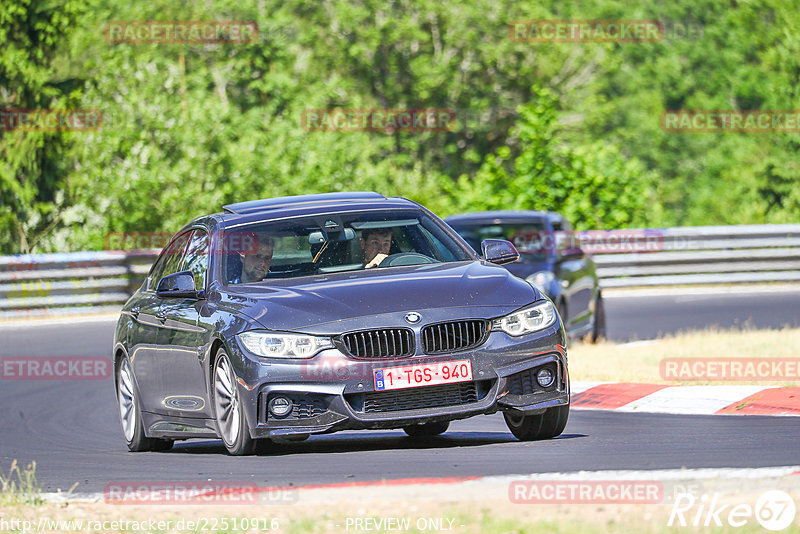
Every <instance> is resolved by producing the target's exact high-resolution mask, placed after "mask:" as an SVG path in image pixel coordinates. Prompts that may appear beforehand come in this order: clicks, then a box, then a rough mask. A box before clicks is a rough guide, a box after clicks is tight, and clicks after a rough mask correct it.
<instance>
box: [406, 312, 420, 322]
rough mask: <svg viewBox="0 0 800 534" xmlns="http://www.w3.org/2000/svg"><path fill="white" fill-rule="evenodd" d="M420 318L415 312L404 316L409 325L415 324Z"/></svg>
mask: <svg viewBox="0 0 800 534" xmlns="http://www.w3.org/2000/svg"><path fill="white" fill-rule="evenodd" d="M420 319H422V317H421V316H420V314H418V313H417V312H411V313H407V314H406V322H408V323H410V324H417V323H418V322H419V321H420Z"/></svg>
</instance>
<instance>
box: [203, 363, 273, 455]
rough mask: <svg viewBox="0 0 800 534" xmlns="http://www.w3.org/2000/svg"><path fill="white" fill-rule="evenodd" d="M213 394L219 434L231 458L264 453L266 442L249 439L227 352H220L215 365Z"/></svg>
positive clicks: (234, 375)
mask: <svg viewBox="0 0 800 534" xmlns="http://www.w3.org/2000/svg"><path fill="white" fill-rule="evenodd" d="M211 394H212V397H213V399H214V419H215V421H216V425H217V434H219V436H220V437H221V438H222V443H224V444H225V449H227V451H228V454H230V455H231V456H246V455H250V454H254V453H256V452H261V451H263V450H264V449H265V445H266V443H265V442H266V441H267V440H263V441H262V440H256V439H253V438H251V437H250V431H249V429H248V428H247V420H246V419H245V416H244V409H243V407H242V404H241V400H240V396H239V388H238V387H237V386H236V374H235V373H234V372H233V365H232V364H231V360H230V358H228V354H227V353H226V352H225V350H224V349H219V351H218V352H217V357H216V359H215V361H214V387H213V388H212V392H211Z"/></svg>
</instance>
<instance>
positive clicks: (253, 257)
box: [230, 234, 275, 284]
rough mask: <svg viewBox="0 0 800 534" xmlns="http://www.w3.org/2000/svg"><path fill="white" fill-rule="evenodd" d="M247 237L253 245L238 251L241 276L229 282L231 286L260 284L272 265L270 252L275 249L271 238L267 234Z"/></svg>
mask: <svg viewBox="0 0 800 534" xmlns="http://www.w3.org/2000/svg"><path fill="white" fill-rule="evenodd" d="M248 237H249V238H250V239H252V241H250V243H253V246H248V247H247V250H240V251H239V258H240V259H241V260H242V274H241V275H240V276H237V277H235V278H234V279H233V280H231V282H230V283H232V284H246V283H248V282H260V281H261V280H263V279H264V277H265V276H267V272H268V271H269V267H270V265H271V264H272V252H273V249H274V248H275V242H274V241H273V239H272V237H270V236H269V235H267V234H250V235H249V236H248Z"/></svg>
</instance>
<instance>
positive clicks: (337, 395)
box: [113, 192, 570, 455]
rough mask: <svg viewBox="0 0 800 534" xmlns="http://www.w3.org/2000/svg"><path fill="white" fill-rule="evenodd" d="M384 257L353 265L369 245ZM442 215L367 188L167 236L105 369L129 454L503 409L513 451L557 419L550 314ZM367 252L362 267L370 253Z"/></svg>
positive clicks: (562, 417)
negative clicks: (515, 441)
mask: <svg viewBox="0 0 800 534" xmlns="http://www.w3.org/2000/svg"><path fill="white" fill-rule="evenodd" d="M372 240H375V241H376V245H375V246H380V247H383V248H382V250H383V251H384V254H383V256H381V257H380V258H379V257H378V256H375V257H374V258H373V259H372V260H370V258H369V257H367V254H368V250H370V247H372V246H373V244H372ZM479 247H480V249H481V253H482V257H479V256H478V255H476V254H475V252H474V251H473V250H472V249H471V248H470V247H469V246H468V245H467V243H466V242H464V241H463V240H462V239H461V238H460V237H459V236H458V234H457V233H455V232H454V231H453V230H452V229H451V228H450V227H449V226H447V225H446V224H445V223H444V222H443V221H442V220H441V219H439V218H438V217H436V216H435V215H434V214H433V213H431V212H430V211H428V210H427V209H425V208H424V207H422V206H420V205H419V204H416V203H414V202H411V201H409V200H406V199H402V198H386V197H383V196H381V195H379V194H377V193H371V192H361V193H338V194H321V195H305V196H298V197H285V198H274V199H266V200H258V201H250V202H242V203H239V204H233V205H228V206H224V213H217V214H214V215H208V216H204V217H200V218H198V219H196V220H194V221H192V222H190V223H189V224H187V225H186V226H185V227H184V228H183V229H181V230H180V231H179V232H178V233H177V234H176V235H175V236H174V237H173V238H172V239H171V240H170V242H169V243H168V245H167V246H166V247H165V248H164V250H163V251H162V253H161V254H160V256H159V257H158V259H157V260H156V261H155V263H154V264H153V266H152V268H151V269H150V272H149V274H148V276H147V279H146V280H145V281H144V283H143V284H142V286H141V287H140V288H139V289H138V290H137V291H136V293H135V294H134V295H133V296H132V297H131V298H130V299H129V300H128V302H127V303H126V304H125V306H124V307H123V310H122V314H121V316H120V318H119V321H118V323H117V327H116V331H115V336H114V352H113V357H114V368H115V377H116V381H115V383H116V391H117V399H118V404H119V412H120V419H121V422H122V429H123V434H124V437H125V440H126V442H127V444H128V447H129V449H130V450H132V451H146V450H165V449H169V448H170V447H171V446H172V444H173V442H174V441H175V440H183V439H189V438H209V437H211V438H217V437H219V438H222V441H223V443H224V445H225V447H226V449H227V450H228V452H229V453H230V454H235V455H240V454H251V453H253V452H256V451H259V450H263V445H264V444H265V443H267V442H268V440H270V439H278V440H289V441H291V440H301V439H305V438H307V437H308V436H310V435H312V434H322V433H328V432H335V431H338V430H345V429H385V428H402V429H403V430H405V432H406V433H407V434H409V435H410V436H412V437H417V436H433V435H437V434H440V433H442V432H445V431H446V429H447V427H448V424H449V422H450V421H452V420H455V419H462V418H466V417H471V416H474V415H479V414H490V413H495V412H497V411H502V412H503V414H504V416H505V420H506V423H507V425H508V428H509V429H510V430H511V432H512V433H513V434H514V435H515V436H516V437H517V438H519V439H521V440H534V439H545V438H550V437H553V436H557V435H559V434H560V433H561V432H562V431H563V429H564V426H565V425H566V423H567V418H568V416H569V400H570V397H569V375H568V370H567V353H566V343H565V332H564V329H563V327H562V324H561V321H560V319H559V317H558V314H557V312H556V310H555V307H554V305H553V303H552V302H551V301H550V300H548V299H546V298H545V297H544V296H543V295H542V294H541V292H539V291H538V290H537V289H536V288H535V287H534V286H532V285H531V284H529V283H528V282H525V281H524V280H521V279H520V278H517V277H515V276H513V275H511V274H510V273H509V272H508V271H507V270H506V269H504V268H503V267H501V266H499V264H503V263H507V262H509V261H514V260H516V259H517V258H518V257H519V254H518V253H517V251H516V250H515V249H514V246H513V245H512V244H511V243H509V242H507V241H502V240H494V239H488V240H484V241H483V242H482V243H480V244H479ZM370 257H372V254H370Z"/></svg>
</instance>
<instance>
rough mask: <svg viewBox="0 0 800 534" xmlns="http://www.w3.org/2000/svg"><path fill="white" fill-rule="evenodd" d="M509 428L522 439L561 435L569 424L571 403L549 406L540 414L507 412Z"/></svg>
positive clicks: (504, 415) (504, 414)
mask: <svg viewBox="0 0 800 534" xmlns="http://www.w3.org/2000/svg"><path fill="white" fill-rule="evenodd" d="M503 417H504V418H505V420H506V425H508V429H509V430H510V431H511V433H512V434H514V437H516V438H517V439H518V440H520V441H535V440H540V439H550V438H554V437H556V436H558V435H560V434H561V433H562V432H563V431H564V427H566V426H567V419H569V404H567V405H564V406H554V407H552V408H548V409H547V410H545V412H544V413H542V414H539V415H522V414H519V415H516V414H513V413H511V414H510V413H508V412H505V413H503Z"/></svg>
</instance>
